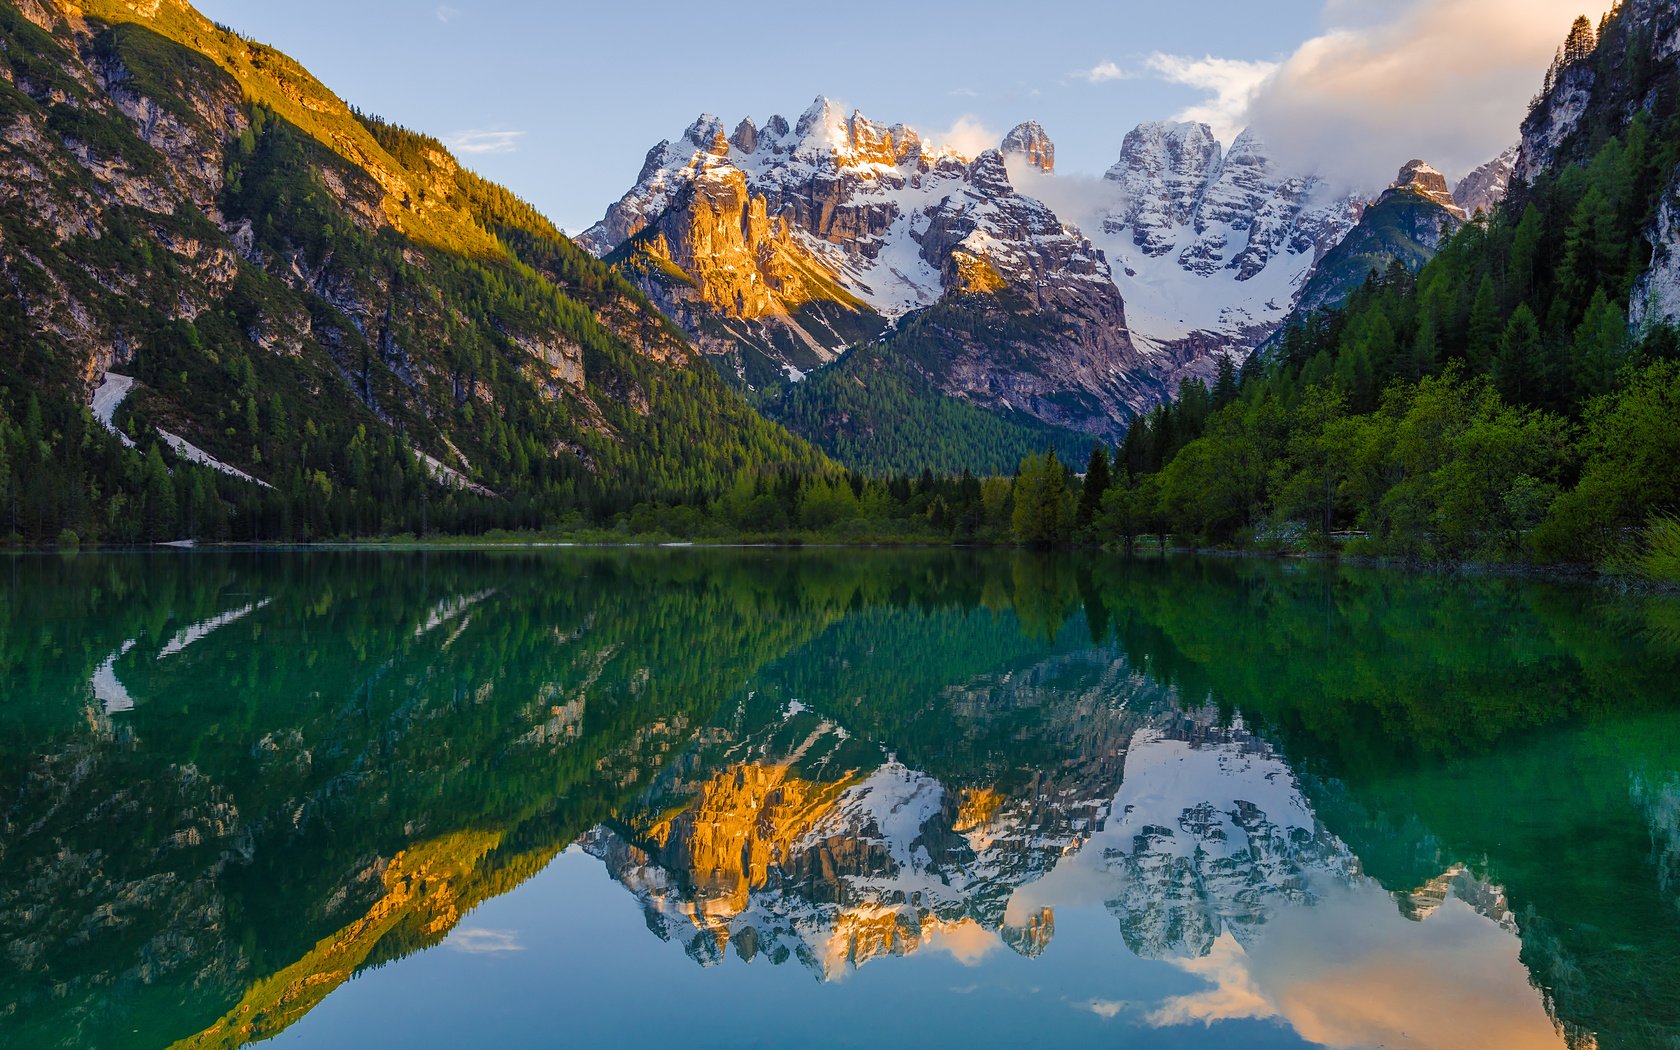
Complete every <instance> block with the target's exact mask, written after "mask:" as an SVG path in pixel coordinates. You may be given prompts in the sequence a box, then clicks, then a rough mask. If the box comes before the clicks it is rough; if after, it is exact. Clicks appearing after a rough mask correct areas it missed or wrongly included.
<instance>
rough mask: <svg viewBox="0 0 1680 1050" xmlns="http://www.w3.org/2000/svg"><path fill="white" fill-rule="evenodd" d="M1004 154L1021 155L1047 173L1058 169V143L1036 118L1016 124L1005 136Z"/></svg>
mask: <svg viewBox="0 0 1680 1050" xmlns="http://www.w3.org/2000/svg"><path fill="white" fill-rule="evenodd" d="M1003 155H1004V156H1005V157H1020V158H1022V159H1023V160H1025V161H1026V162H1027V163H1028V164H1030V165H1032V166H1033V167H1035V168H1037V169H1038V170H1039V171H1042V172H1044V173H1045V174H1046V175H1049V174H1052V173H1054V172H1055V170H1056V144H1055V143H1053V142H1051V141H1050V136H1049V135H1047V134H1045V132H1044V129H1043V128H1042V127H1040V126H1039V124H1038V122H1037V121H1036V120H1029V121H1027V122H1026V123H1025V124H1017V125H1015V127H1014V128H1013V129H1012V130H1011V131H1010V132H1009V134H1007V135H1005V136H1004V137H1003Z"/></svg>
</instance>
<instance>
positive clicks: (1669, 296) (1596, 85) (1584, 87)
mask: <svg viewBox="0 0 1680 1050" xmlns="http://www.w3.org/2000/svg"><path fill="white" fill-rule="evenodd" d="M1600 31H1601V33H1602V36H1601V37H1598V38H1596V39H1595V36H1594V33H1593V30H1592V29H1591V27H1590V26H1584V27H1578V29H1577V30H1574V31H1572V32H1571V35H1570V39H1569V40H1568V41H1567V42H1566V44H1565V46H1564V49H1563V50H1561V51H1560V52H1559V56H1558V61H1557V62H1556V63H1555V64H1554V65H1553V68H1552V69H1551V71H1550V72H1549V73H1548V75H1547V80H1546V86H1545V88H1544V89H1543V90H1542V92H1541V94H1540V95H1539V96H1538V97H1537V98H1536V99H1535V102H1534V106H1533V108H1532V109H1531V110H1530V111H1529V114H1528V117H1527V119H1526V120H1524V121H1523V125H1522V143H1521V145H1520V148H1519V152H1518V156H1517V160H1516V165H1515V169H1514V171H1513V174H1512V180H1513V188H1512V193H1513V194H1514V195H1520V194H1526V192H1527V186H1528V184H1530V183H1532V182H1533V181H1534V180H1535V179H1537V178H1539V177H1541V176H1542V175H1544V174H1547V173H1549V172H1555V171H1558V170H1560V169H1561V168H1562V167H1564V166H1566V165H1568V164H1575V163H1583V162H1585V161H1588V160H1590V159H1591V156H1592V153H1593V152H1594V151H1595V150H1596V149H1597V148H1598V147H1599V146H1600V145H1601V144H1602V143H1603V141H1604V139H1605V137H1606V136H1607V135H1619V134H1621V133H1622V132H1623V131H1624V130H1626V129H1627V127H1628V126H1629V125H1630V123H1631V122H1632V121H1633V120H1634V119H1635V118H1636V117H1637V116H1638V115H1640V114H1642V113H1646V114H1648V113H1652V112H1655V111H1659V110H1660V111H1661V112H1663V113H1671V112H1672V111H1673V102H1672V99H1673V98H1674V97H1675V94H1676V92H1677V91H1680V6H1677V5H1675V4H1674V3H1672V2H1669V0H1626V2H1625V3H1622V4H1620V5H1619V6H1617V8H1616V9H1615V10H1614V11H1613V12H1611V14H1610V15H1609V16H1608V18H1607V19H1606V20H1605V21H1604V22H1603V23H1601V26H1600ZM1655 126H1658V127H1660V126H1661V122H1660V120H1659V121H1658V122H1656V124H1655ZM1677 212H1680V172H1677V173H1675V175H1674V176H1673V181H1672V183H1671V185H1670V187H1669V189H1668V190H1667V191H1666V192H1665V194H1664V196H1663V198H1662V203H1661V204H1660V205H1659V206H1658V208H1657V212H1656V215H1655V217H1654V219H1653V220H1652V223H1651V225H1650V227H1649V228H1648V229H1647V230H1646V233H1645V237H1646V240H1647V241H1648V242H1649V243H1650V245H1651V266H1650V268H1649V269H1648V270H1647V271H1646V272H1645V273H1644V274H1642V275H1641V276H1640V278H1639V279H1638V281H1637V282H1636V283H1635V285H1634V289H1633V294H1632V298H1631V301H1630V302H1629V304H1628V319H1629V321H1630V323H1631V325H1632V326H1633V328H1634V329H1635V330H1636V331H1637V330H1639V329H1642V328H1644V327H1645V326H1647V325H1650V324H1652V323H1674V322H1676V321H1680V262H1677V261H1676V254H1677V251H1680V220H1677V218H1676V215H1677Z"/></svg>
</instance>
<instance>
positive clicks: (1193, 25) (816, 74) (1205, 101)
mask: <svg viewBox="0 0 1680 1050" xmlns="http://www.w3.org/2000/svg"><path fill="white" fill-rule="evenodd" d="M1595 3H1597V0H1591V2H1586V0H1266V2H1265V3H1254V2H1252V0H1173V2H1168V0H1153V2H1139V0H1108V2H1102V0H1088V2H1060V0H1040V2H1037V3H1020V2H1012V3H996V2H989V0H975V2H970V3H966V4H963V5H960V6H959V5H953V4H946V3H936V4H929V3H925V2H915V0H843V2H837V0H829V2H826V3H822V4H820V5H819V4H799V3H765V2H757V0H753V2H742V3H736V4H733V5H728V4H694V3H673V2H667V0H641V2H637V3H612V2H610V0H594V2H588V3H579V2H573V0H566V2H560V3H544V2H538V0H477V2H474V0H453V2H452V3H446V4H440V3H437V2H436V0H354V2H347V0H330V2H329V0H287V2H286V3H274V2H273V0H199V2H198V7H199V8H200V9H201V10H202V11H204V13H205V14H206V15H208V16H209V17H211V18H214V19H216V20H217V21H219V22H223V23H226V24H228V25H231V26H233V27H234V28H236V29H238V30H240V31H241V32H243V33H245V34H247V35H249V36H253V37H255V38H257V39H259V40H263V41H265V42H267V43H270V44H273V45H275V46H276V47H279V48H280V49H281V50H283V51H285V52H287V53H288V54H290V55H292V56H293V57H294V58H296V59H298V60H299V61H301V62H303V63H304V65H306V66H307V67H309V68H310V70H311V71H313V72H314V73H315V74H316V75H317V76H318V77H320V79H321V80H322V81H324V82H325V83H326V84H327V85H328V86H329V87H331V88H332V89H333V90H335V91H337V92H338V93H339V94H340V95H341V96H342V97H343V98H345V99H346V100H347V101H349V102H353V103H355V104H356V105H358V106H360V107H361V108H363V109H364V110H367V111H368V112H372V113H377V114H380V115H382V116H384V117H386V118H388V119H391V120H395V121H398V122H400V123H403V124H406V125H408V126H410V127H414V128H417V129H419V130H422V131H426V132H429V133H431V134H434V135H437V136H438V137H440V138H442V139H444V140H445V141H448V142H450V143H451V144H452V145H453V146H455V147H456V150H457V152H458V153H459V154H460V156H461V157H462V159H463V160H464V161H465V162H466V163H467V164H468V165H469V166H471V167H473V168H475V169H477V170H478V171H480V172H481V173H483V174H484V175H486V176H488V177H490V178H492V179H495V180H496V181H498V182H502V183H504V184H506V185H508V186H509V187H510V188H512V189H513V190H514V191H515V192H517V193H519V194H520V195H521V196H523V197H525V198H527V199H529V200H531V201H532V202H534V203H535V204H537V205H538V206H539V207H540V208H541V209H542V210H543V211H545V212H546V213H547V214H548V215H549V216H550V217H551V218H553V219H554V220H555V221H556V222H558V223H559V224H560V225H561V226H562V227H564V228H566V229H567V230H571V231H577V230H580V229H582V228H584V227H586V226H588V225H589V224H590V223H592V222H594V221H595V220H596V219H598V218H599V217H600V215H601V213H602V212H603V211H604V210H605V208H606V206H607V204H608V203H610V202H611V201H613V200H615V199H616V198H617V197H618V196H619V195H620V194H622V193H623V192H624V190H626V189H627V188H628V187H629V186H630V184H631V183H632V181H633V180H634V179H635V176H636V173H637V171H638V170H639V168H640V167H641V162H642V158H643V155H644V154H645V153H646V152H647V150H648V148H649V147H650V146H652V145H654V144H655V143H657V142H658V141H659V140H660V139H663V138H674V137H675V136H677V135H678V134H680V133H681V132H682V130H683V129H684V128H685V127H686V126H687V125H688V124H689V122H690V121H692V120H693V119H694V117H695V116H696V115H697V114H699V113H700V112H702V111H706V112H713V113H716V114H718V115H719V116H721V117H723V118H724V119H725V120H726V121H729V122H730V123H733V122H734V121H735V120H738V119H739V118H740V117H742V116H752V117H753V118H754V119H756V120H760V121H762V119H763V118H765V117H768V116H769V115H770V114H772V113H782V114H783V115H785V116H787V117H788V118H789V119H792V118H794V117H797V116H798V114H799V113H800V112H801V111H802V110H803V109H804V108H805V107H806V106H807V105H808V104H809V103H810V101H811V100H812V98H814V97H815V96H816V95H818V94H825V95H828V96H830V97H832V98H835V99H837V100H840V101H843V102H845V103H846V104H848V105H851V106H855V107H857V108H859V109H861V110H862V111H863V112H865V113H866V114H868V115H869V116H871V117H873V118H874V119H876V120H880V121H884V122H889V123H895V122H899V121H902V122H904V123H907V124H910V125H912V126H914V127H916V128H917V129H918V130H919V131H922V132H923V133H924V134H927V135H930V136H932V137H935V138H939V137H941V134H942V133H943V132H946V131H948V130H949V131H951V132H952V137H954V138H956V139H968V140H973V141H980V140H983V139H984V138H986V137H987V136H989V135H991V134H996V135H1001V134H1002V133H1003V132H1005V131H1007V130H1008V129H1009V128H1010V127H1011V126H1013V125H1014V124H1016V123H1018V122H1019V121H1022V120H1028V119H1034V120H1038V121H1039V122H1040V123H1042V124H1043V125H1044V126H1045V128H1046V130H1047V131H1048V132H1049V133H1050V136H1051V138H1052V139H1054V141H1055V143H1056V148H1057V162H1058V167H1059V168H1060V169H1061V170H1063V171H1066V172H1083V173H1088V174H1097V173H1100V172H1101V171H1102V170H1103V169H1105V168H1106V167H1107V166H1108V165H1109V164H1111V163H1112V162H1113V160H1114V159H1115V157H1116V155H1117V154H1118V152H1119V148H1120V142H1121V140H1122V138H1123V137H1124V136H1125V133H1126V132H1127V131H1128V130H1130V129H1131V128H1132V127H1134V126H1135V125H1137V124H1138V123H1140V122H1142V121H1144V120H1158V119H1166V118H1172V117H1182V116H1192V117H1198V118H1205V119H1208V120H1209V121H1210V123H1214V124H1215V125H1216V128H1219V129H1220V130H1222V131H1224V133H1225V134H1226V135H1227V137H1228V135H1229V131H1230V130H1231V129H1234V128H1235V127H1238V126H1240V125H1241V124H1242V123H1245V122H1246V121H1247V119H1248V110H1249V109H1250V108H1251V107H1252V106H1253V105H1254V96H1255V95H1256V94H1265V95H1267V96H1268V97H1267V98H1266V99H1265V102H1266V106H1265V111H1266V112H1267V114H1268V119H1270V120H1272V121H1273V123H1274V125H1275V133H1276V136H1277V138H1278V139H1279V140H1281V141H1287V142H1288V143H1290V148H1291V149H1294V150H1296V151H1297V152H1299V153H1301V154H1302V155H1303V156H1306V155H1312V156H1310V158H1309V159H1310V161H1311V162H1312V163H1314V164H1318V163H1324V164H1330V165H1336V164H1342V165H1344V166H1347V167H1348V168H1349V170H1348V171H1347V173H1346V174H1347V175H1348V178H1349V179H1350V180H1352V181H1356V182H1369V181H1371V180H1373V179H1377V178H1378V177H1379V176H1378V175H1377V173H1378V172H1392V171H1394V170H1395V169H1397V168H1398V167H1399V164H1400V163H1401V162H1403V161H1404V160H1406V159H1408V157H1409V156H1411V155H1414V154H1416V155H1423V154H1424V153H1425V152H1427V151H1426V150H1425V147H1427V146H1433V147H1434V151H1435V152H1434V155H1433V156H1431V157H1430V158H1429V159H1432V160H1433V161H1434V162H1435V163H1437V164H1438V165H1440V166H1441V167H1443V169H1445V170H1448V172H1449V174H1453V170H1452V169H1454V168H1455V167H1457V168H1463V167H1466V166H1467V165H1469V164H1470V163H1473V161H1474V159H1485V158H1486V157H1488V156H1492V155H1493V154H1494V153H1496V152H1498V149H1499V148H1500V147H1501V146H1503V145H1505V144H1508V143H1506V142H1501V141H1499V137H1500V136H1501V135H1503V136H1504V137H1505V138H1507V139H1509V140H1510V141H1515V137H1516V130H1515V129H1516V120H1517V119H1520V115H1521V114H1520V111H1519V107H1520V104H1521V103H1523V102H1526V100H1527V98H1528V96H1529V95H1530V94H1532V93H1533V91H1534V90H1535V88H1536V87H1538V82H1539V77H1540V75H1541V74H1542V73H1543V71H1544V68H1545V62H1546V59H1547V58H1548V57H1549V56H1550V54H1551V51H1552V48H1554V47H1555V46H1556V42H1560V41H1561V40H1562V38H1563V34H1564V31H1565V30H1566V29H1567V27H1568V21H1569V16H1572V14H1573V13H1574V12H1575V9H1576V8H1583V9H1584V8H1589V7H1594V6H1595ZM1554 8H1555V9H1556V10H1553V9H1554ZM1598 9H1601V8H1595V10H1594V11H1593V14H1594V15H1595V16H1596V14H1597V10H1598ZM1565 11H1567V12H1568V15H1566V14H1565V13H1564V12H1565ZM1467 18H1468V19H1470V20H1471V21H1472V22H1473V21H1474V20H1475V19H1476V18H1484V19H1485V20H1486V21H1487V22H1488V23H1489V25H1490V26H1493V27H1496V28H1498V29H1499V30H1500V33H1499V37H1498V40H1497V41H1489V40H1488V39H1487V38H1486V37H1483V39H1482V40H1481V41H1480V42H1478V43H1477V44H1476V45H1475V46H1474V47H1473V48H1472V47H1466V48H1465V49H1464V53H1463V54H1455V55H1448V56H1446V58H1445V59H1443V57H1442V54H1441V52H1442V46H1443V45H1442V44H1441V43H1440V42H1439V41H1438V40H1437V39H1435V38H1434V37H1433V36H1432V34H1437V33H1439V32H1440V31H1441V27H1442V26H1444V25H1453V26H1462V25H1464V23H1465V21H1466V19H1467ZM1513 20H1514V29H1515V32H1514V33H1513V32H1512V29H1513ZM1474 30H1475V26H1474V25H1472V26H1470V27H1469V31H1471V32H1474ZM1459 32H1460V31H1459V30H1454V35H1455V37H1457V36H1458V35H1459ZM1478 35H1480V34H1478ZM1513 35H1514V36H1516V37H1521V38H1522V39H1521V41H1517V42H1514V41H1513V40H1512V39H1511V38H1512V37H1513ZM1361 47H1363V49H1364V51H1363V52H1361V50H1360V49H1361ZM1447 49H1448V50H1449V51H1450V50H1451V46H1450V44H1449V45H1448V47H1447ZM1372 54H1376V55H1378V56H1389V55H1396V56H1408V55H1409V56H1411V57H1410V59H1409V60H1410V61H1411V62H1413V63H1414V64H1415V65H1417V66H1418V67H1419V68H1418V69H1417V70H1416V77H1428V78H1429V81H1428V82H1429V84H1430V85H1432V86H1433V87H1432V89H1431V90H1435V91H1436V93H1437V94H1439V95H1441V96H1443V97H1442V98H1441V99H1440V101H1439V102H1438V103H1434V102H1432V100H1431V98H1430V91H1429V90H1420V89H1419V86H1418V83H1417V82H1416V80H1415V78H1414V77H1413V76H1411V75H1408V74H1407V72H1406V70H1404V69H1401V70H1399V71H1398V72H1396V71H1395V70H1393V69H1389V70H1388V73H1389V74H1390V75H1389V78H1388V79H1387V80H1382V81H1380V82H1379V81H1378V80H1375V79H1373V78H1374V77H1376V76H1377V74H1376V73H1374V72H1373V71H1372V68H1371V67H1373V66H1383V65H1387V66H1393V65H1394V63H1392V62H1389V63H1383V62H1373V61H1371V55H1372ZM1350 55H1351V56H1361V55H1362V56H1363V57H1358V58H1355V59H1354V64H1353V65H1352V68H1349V69H1326V67H1325V63H1326V61H1330V62H1334V61H1336V60H1337V58H1338V56H1343V57H1346V56H1350ZM1443 61H1445V62H1446V63H1447V64H1448V65H1449V66H1450V65H1451V64H1452V63H1453V62H1455V61H1456V62H1457V63H1458V64H1459V65H1466V64H1473V65H1475V66H1476V67H1477V68H1476V69H1475V70H1473V71H1472V70H1463V71H1458V72H1462V73H1464V74H1465V75H1471V74H1472V73H1473V74H1476V75H1480V76H1481V80H1480V81H1478V82H1477V84H1476V85H1475V86H1474V88H1473V89H1471V90H1472V91H1473V93H1474V94H1475V95H1477V96H1478V99H1479V100H1480V101H1483V102H1485V105H1483V106H1482V107H1481V109H1482V110H1485V111H1486V112H1480V111H1478V112H1477V113H1476V114H1474V115H1473V116H1474V117H1475V120H1476V121H1479V124H1478V126H1477V128H1475V129H1473V130H1472V129H1470V128H1468V127H1466V128H1464V129H1462V130H1460V129H1459V127H1458V126H1459V125H1460V124H1465V123H1467V117H1466V114H1465V113H1464V112H1463V110H1464V109H1465V107H1464V106H1463V105H1462V104H1461V103H1462V99H1463V97H1464V95H1465V94H1466V89H1465V88H1464V86H1463V85H1462V84H1457V83H1453V82H1451V81H1452V76H1453V74H1454V72H1455V71H1454V70H1453V69H1445V70H1443V69H1442V68H1441V66H1442V63H1443ZM1303 62H1304V63H1306V65H1305V66H1303V65H1302V63H1303ZM1500 63H1504V64H1503V65H1500ZM1489 66H1498V67H1499V69H1500V71H1501V72H1502V74H1503V76H1502V79H1501V80H1500V83H1499V84H1498V85H1497V86H1496V87H1490V86H1488V85H1487V83H1485V81H1486V80H1487V77H1486V75H1485V74H1486V73H1487V69H1486V68H1484V67H1489ZM1443 73H1444V74H1445V75H1446V77H1447V80H1448V81H1449V82H1448V83H1445V84H1438V83H1437V80H1438V79H1439V78H1440V77H1441V76H1442V75H1443ZM1268 75H1270V76H1271V79H1270V80H1266V78H1267V76H1268ZM1349 77H1352V78H1353V79H1354V80H1358V81H1360V83H1356V84H1352V85H1349V83H1348V79H1349ZM1321 81H1322V82H1324V83H1334V84H1335V85H1336V87H1335V90H1334V91H1331V92H1324V91H1320V90H1319V88H1318V87H1316V86H1315V85H1316V84H1318V83H1319V82H1321ZM1262 84H1264V85H1267V86H1262ZM1362 86H1363V88H1364V89H1366V90H1370V91H1372V92H1375V94H1374V95H1373V96H1372V98H1371V99H1368V100H1361V99H1360V98H1359V91H1360V90H1361V87H1362ZM1483 96H1498V97H1497V98H1491V99H1489V98H1483ZM1402 98H1403V99H1404V104H1403V105H1401V106H1395V107H1388V108H1389V109H1398V110H1399V112H1389V111H1388V109H1385V107H1384V105H1383V100H1384V99H1391V100H1397V99H1402ZM1350 99H1352V100H1354V101H1355V103H1356V104H1355V105H1353V106H1351V107H1350V106H1349V105H1348V102H1349V100H1350ZM1414 102H1415V105H1414ZM1432 105H1434V106H1438V108H1436V109H1435V110H1434V114H1433V115H1431V114H1430V112H1429V107H1431V106H1432ZM1326 107H1328V110H1326ZM1472 108H1474V107H1472ZM1367 112H1375V113H1376V114H1377V118H1379V119H1380V120H1381V121H1382V122H1383V124H1382V126H1381V127H1375V128H1372V127H1364V126H1363V125H1364V124H1365V123H1367V122H1366V121H1365V118H1364V116H1363V114H1365V113H1367ZM1337 121H1343V122H1347V121H1357V122H1358V123H1359V124H1360V125H1361V126H1360V127H1359V128H1357V129H1353V130H1358V131H1361V132H1364V133H1366V135H1367V138H1368V140H1369V141H1368V142H1364V141H1362V142H1361V144H1360V146H1359V148H1357V149H1350V147H1349V142H1350V140H1349V139H1348V135H1347V133H1346V132H1345V131H1343V130H1338V129H1336V128H1335V127H1334V125H1335V123H1336V122H1337ZM1396 121H1398V122H1399V123H1401V124H1406V123H1408V122H1409V123H1411V124H1413V125H1416V126H1415V127H1412V128H1403V127H1394V126H1391V125H1392V124H1394V123H1395V122H1396ZM1432 123H1433V124H1435V125H1444V127H1443V126H1432ZM1505 129H1509V130H1508V132H1507V131H1506V130H1505ZM1268 137H1272V135H1271V133H1268ZM1298 139H1299V140H1300V141H1297V140H1298ZM1317 154H1323V155H1324V156H1318V155H1317ZM1349 154H1357V156H1356V157H1355V158H1353V161H1354V162H1353V163H1349V161H1350V157H1349ZM1445 154H1451V155H1450V156H1448V155H1445ZM1367 155H1369V156H1367ZM1382 177H1384V178H1386V177H1387V176H1382Z"/></svg>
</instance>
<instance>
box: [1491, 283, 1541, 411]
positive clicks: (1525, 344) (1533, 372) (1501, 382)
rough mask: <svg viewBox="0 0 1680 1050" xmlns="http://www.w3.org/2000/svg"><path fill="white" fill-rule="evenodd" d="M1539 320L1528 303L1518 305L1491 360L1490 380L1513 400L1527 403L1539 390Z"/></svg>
mask: <svg viewBox="0 0 1680 1050" xmlns="http://www.w3.org/2000/svg"><path fill="white" fill-rule="evenodd" d="M1541 353H1542V350H1541V346H1540V322H1539V320H1538V319H1537V318H1535V316H1534V311H1533V310H1531V309H1529V306H1528V304H1527V303H1524V304H1523V305H1521V306H1519V307H1517V309H1516V312H1514V313H1512V314H1511V321H1510V323H1509V324H1507V325H1506V326H1505V334H1504V335H1502V336H1500V338H1499V353H1498V356H1497V357H1495V358H1494V362H1493V380H1494V383H1495V385H1497V386H1498V388H1499V392H1500V394H1502V395H1503V396H1504V397H1505V400H1507V401H1509V402H1511V403H1512V404H1519V405H1520V404H1529V403H1532V402H1534V401H1536V400H1537V399H1538V398H1539V397H1540V396H1541V394H1542V386H1543V377H1542V375H1541V371H1542V365H1541V360H1540V358H1541Z"/></svg>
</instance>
